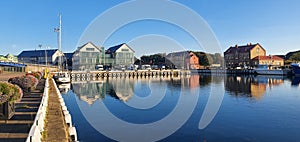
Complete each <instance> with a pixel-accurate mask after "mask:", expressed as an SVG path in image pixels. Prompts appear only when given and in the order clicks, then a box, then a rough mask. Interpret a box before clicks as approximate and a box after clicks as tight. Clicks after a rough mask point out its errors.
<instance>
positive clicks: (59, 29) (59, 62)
mask: <svg viewBox="0 0 300 142" xmlns="http://www.w3.org/2000/svg"><path fill="white" fill-rule="evenodd" d="M61 31H62V29H61V14H59V28H58V51H59V53H60V55H59V58H58V60H59V61H58V69H59V70H61V63H62V59H61V56H62V55H61V53H62V50H61Z"/></svg>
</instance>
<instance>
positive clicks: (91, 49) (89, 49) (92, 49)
mask: <svg viewBox="0 0 300 142" xmlns="http://www.w3.org/2000/svg"><path fill="white" fill-rule="evenodd" d="M94 50H95V48H86V51H94Z"/></svg>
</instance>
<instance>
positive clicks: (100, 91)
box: [71, 75, 211, 105]
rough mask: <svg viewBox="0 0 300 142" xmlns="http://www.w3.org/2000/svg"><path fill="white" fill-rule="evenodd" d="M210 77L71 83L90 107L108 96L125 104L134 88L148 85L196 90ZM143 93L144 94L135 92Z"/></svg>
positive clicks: (77, 93)
mask: <svg viewBox="0 0 300 142" xmlns="http://www.w3.org/2000/svg"><path fill="white" fill-rule="evenodd" d="M209 78H211V77H208V76H206V77H203V78H202V76H199V75H191V76H189V77H172V78H171V77H149V78H138V79H135V78H108V79H107V80H103V81H101V82H81V83H72V88H71V89H72V90H73V92H74V93H75V94H76V95H77V96H78V97H79V98H80V99H81V100H83V101H85V102H87V103H88V104H90V105H92V104H93V103H94V102H95V101H97V100H98V99H105V97H106V95H109V96H111V97H113V98H115V99H118V100H120V101H123V102H126V101H128V100H130V99H131V98H132V97H133V95H135V87H138V86H139V85H140V86H141V85H149V83H150V82H151V83H160V82H162V81H163V82H166V83H167V84H168V86H167V87H179V88H190V89H192V88H196V87H199V86H201V85H203V86H205V85H208V84H209V82H211V79H209ZM136 93H145V92H136Z"/></svg>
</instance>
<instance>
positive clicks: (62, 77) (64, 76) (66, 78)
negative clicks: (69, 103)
mask: <svg viewBox="0 0 300 142" xmlns="http://www.w3.org/2000/svg"><path fill="white" fill-rule="evenodd" d="M55 80H56V82H57V83H70V82H71V77H70V75H69V73H68V72H59V73H58V74H57V75H56V76H55Z"/></svg>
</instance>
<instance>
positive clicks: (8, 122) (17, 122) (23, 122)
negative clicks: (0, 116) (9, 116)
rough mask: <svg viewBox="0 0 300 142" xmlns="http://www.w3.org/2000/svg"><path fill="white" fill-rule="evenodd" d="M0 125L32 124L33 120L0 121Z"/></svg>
mask: <svg viewBox="0 0 300 142" xmlns="http://www.w3.org/2000/svg"><path fill="white" fill-rule="evenodd" d="M0 124H33V120H0Z"/></svg>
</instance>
